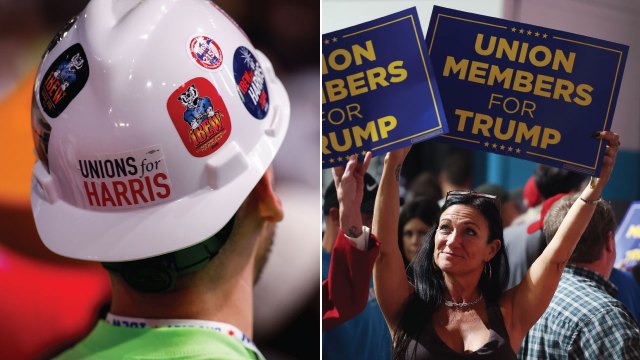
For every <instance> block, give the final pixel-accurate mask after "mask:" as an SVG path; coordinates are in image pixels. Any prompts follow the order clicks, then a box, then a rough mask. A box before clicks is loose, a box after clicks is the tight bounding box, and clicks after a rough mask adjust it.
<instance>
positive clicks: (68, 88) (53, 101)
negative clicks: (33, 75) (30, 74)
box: [38, 44, 89, 118]
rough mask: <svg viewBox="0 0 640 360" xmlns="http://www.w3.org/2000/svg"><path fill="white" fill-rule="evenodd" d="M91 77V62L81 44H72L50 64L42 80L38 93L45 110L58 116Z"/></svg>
mask: <svg viewBox="0 0 640 360" xmlns="http://www.w3.org/2000/svg"><path fill="white" fill-rule="evenodd" d="M88 78H89V62H88V61H87V55H85V53H84V49H82V46H81V45H80V44H75V45H72V46H71V47H70V48H68V49H67V50H65V51H64V52H63V53H62V54H60V56H58V58H57V59H56V60H55V61H54V62H53V64H51V66H49V69H48V70H47V72H45V73H44V77H43V78H42V79H41V81H40V89H39V90H38V95H39V98H40V105H42V109H43V110H44V112H45V113H46V114H47V115H49V116H50V117H52V118H55V117H58V115H60V114H61V113H62V112H63V111H64V109H66V108H67V106H68V105H69V103H70V102H71V100H73V98H75V97H76V95H78V93H79V92H80V90H82V88H83V87H84V85H85V84H86V83H87V79H88Z"/></svg>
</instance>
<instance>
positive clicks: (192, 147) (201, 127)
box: [167, 77, 231, 157]
mask: <svg viewBox="0 0 640 360" xmlns="http://www.w3.org/2000/svg"><path fill="white" fill-rule="evenodd" d="M167 110H168V111H169V116H170V117H171V120H172V121H173V125H174V126H175V127H176V130H177V131H178V134H179V135H180V138H181V139H182V142H183V143H184V146H185V147H186V148H187V150H189V153H190V154H191V155H193V156H197V157H203V156H207V155H209V154H212V153H213V152H215V151H216V150H218V149H219V148H220V147H221V146H222V145H223V144H224V143H225V142H226V141H227V139H228V138H229V135H230V134H231V118H230V117H229V112H228V111H227V107H226V105H225V103H224V101H223V100H222V98H221V97H220V94H219V93H218V90H216V88H215V87H214V86H213V84H211V83H210V82H209V81H208V80H207V79H205V78H201V77H199V78H195V79H192V80H189V81H187V82H186V83H185V84H184V85H182V86H181V87H179V88H178V89H176V90H175V91H174V92H173V93H172V94H171V95H170V96H169V99H168V100H167Z"/></svg>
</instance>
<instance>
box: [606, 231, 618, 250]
mask: <svg viewBox="0 0 640 360" xmlns="http://www.w3.org/2000/svg"><path fill="white" fill-rule="evenodd" d="M607 236H608V239H607V243H606V245H605V249H606V250H607V251H608V252H615V251H616V236H615V235H614V234H613V231H611V230H609V232H608V233H607Z"/></svg>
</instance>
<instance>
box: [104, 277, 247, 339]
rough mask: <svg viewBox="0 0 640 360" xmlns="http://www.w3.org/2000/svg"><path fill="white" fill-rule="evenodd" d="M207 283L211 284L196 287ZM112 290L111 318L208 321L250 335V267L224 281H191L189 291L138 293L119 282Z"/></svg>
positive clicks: (205, 278)
mask: <svg viewBox="0 0 640 360" xmlns="http://www.w3.org/2000/svg"><path fill="white" fill-rule="evenodd" d="M207 270H209V269H205V270H203V271H207ZM212 271H215V269H214V270H212ZM207 279H209V281H210V282H212V283H208V284H198V283H197V282H198V281H200V282H204V281H207ZM112 287H113V295H112V305H111V313H113V314H114V315H121V316H128V317H137V318H146V319H199V320H211V321H217V322H223V323H228V324H231V325H234V326H236V327H237V328H239V329H240V330H241V331H242V332H244V333H245V334H246V335H247V336H249V337H251V336H252V334H253V267H252V266H247V267H245V268H244V270H243V271H241V272H239V273H237V274H234V275H232V276H228V277H226V278H225V280H210V278H208V277H201V278H197V279H193V283H192V284H189V286H188V287H185V288H182V289H179V290H174V291H171V292H168V293H160V294H147V293H140V292H137V291H133V290H131V288H129V287H128V286H125V285H124V284H122V281H121V280H115V281H112Z"/></svg>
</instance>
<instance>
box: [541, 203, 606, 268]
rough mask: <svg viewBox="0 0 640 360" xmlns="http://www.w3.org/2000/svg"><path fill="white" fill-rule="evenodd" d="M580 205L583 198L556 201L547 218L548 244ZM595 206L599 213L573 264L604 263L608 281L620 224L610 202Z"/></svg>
mask: <svg viewBox="0 0 640 360" xmlns="http://www.w3.org/2000/svg"><path fill="white" fill-rule="evenodd" d="M576 201H582V200H579V195H571V194H569V195H566V196H564V197H563V198H561V199H560V200H558V201H556V202H555V204H553V206H552V207H551V208H550V209H549V212H548V213H547V215H546V216H545V218H544V229H543V231H544V234H545V237H546V239H547V241H550V240H551V239H553V236H554V235H555V234H556V232H557V231H558V228H559V227H560V223H562V220H563V219H564V218H565V216H566V215H567V213H568V212H569V209H570V208H571V206H572V205H573V203H574V202H576ZM592 206H595V207H596V209H595V212H594V214H593V216H592V217H591V221H590V222H589V225H588V226H587V228H586V229H585V231H584V233H583V234H582V236H581V237H580V240H579V241H578V244H577V245H576V248H575V250H574V251H573V254H572V255H571V258H570V259H569V262H571V263H574V264H581V265H585V264H594V263H596V262H600V263H601V265H602V266H601V267H602V268H603V269H604V270H602V271H600V272H601V273H603V275H604V276H605V277H607V278H608V277H609V274H610V272H611V268H612V267H613V263H614V261H615V257H616V252H615V238H614V234H615V230H616V227H617V223H616V220H615V215H614V213H613V209H612V208H611V205H609V203H608V202H606V201H598V202H597V203H595V204H594V205H592Z"/></svg>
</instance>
